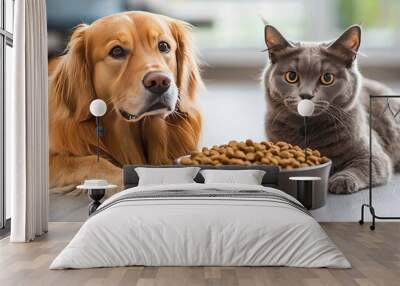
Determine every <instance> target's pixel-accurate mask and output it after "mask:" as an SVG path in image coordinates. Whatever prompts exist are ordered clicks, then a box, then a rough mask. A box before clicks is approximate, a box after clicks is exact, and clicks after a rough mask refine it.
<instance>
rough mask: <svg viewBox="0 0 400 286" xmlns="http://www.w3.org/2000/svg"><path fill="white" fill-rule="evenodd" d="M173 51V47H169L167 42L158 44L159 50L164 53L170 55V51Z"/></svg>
mask: <svg viewBox="0 0 400 286" xmlns="http://www.w3.org/2000/svg"><path fill="white" fill-rule="evenodd" d="M170 49H171V47H170V46H169V44H168V43H167V42H164V41H162V42H159V43H158V50H159V51H160V52H162V53H168V52H169V50H170Z"/></svg>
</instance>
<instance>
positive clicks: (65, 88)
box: [53, 24, 95, 121]
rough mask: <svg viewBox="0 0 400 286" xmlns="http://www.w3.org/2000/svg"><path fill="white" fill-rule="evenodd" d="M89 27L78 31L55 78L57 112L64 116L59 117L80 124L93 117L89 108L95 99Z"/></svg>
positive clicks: (75, 31)
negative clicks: (88, 53)
mask: <svg viewBox="0 0 400 286" xmlns="http://www.w3.org/2000/svg"><path fill="white" fill-rule="evenodd" d="M87 27H88V26H87V25H84V24H81V25H79V26H77V27H76V28H75V30H74V32H73V34H72V36H71V39H70V41H69V44H68V48H67V52H66V54H65V55H64V56H63V58H62V60H61V62H60V63H59V64H58V65H57V68H56V70H55V71H54V78H53V88H54V91H53V92H54V93H55V96H56V104H57V105H58V108H57V110H59V111H62V113H63V114H60V116H62V117H73V118H74V119H75V120H77V121H84V120H87V119H89V118H90V112H89V105H90V102H91V101H92V100H93V99H94V98H95V95H94V89H93V86H92V81H91V78H90V71H89V67H88V61H87V53H86V41H85V31H86V30H87Z"/></svg>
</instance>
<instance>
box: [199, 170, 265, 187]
mask: <svg viewBox="0 0 400 286" xmlns="http://www.w3.org/2000/svg"><path fill="white" fill-rule="evenodd" d="M200 174H201V175H202V176H203V177H204V183H205V184H212V183H226V184H229V183H230V184H232V183H233V184H246V185H261V182H262V179H263V177H264V175H265V171H262V170H211V169H210V170H202V171H201V172H200Z"/></svg>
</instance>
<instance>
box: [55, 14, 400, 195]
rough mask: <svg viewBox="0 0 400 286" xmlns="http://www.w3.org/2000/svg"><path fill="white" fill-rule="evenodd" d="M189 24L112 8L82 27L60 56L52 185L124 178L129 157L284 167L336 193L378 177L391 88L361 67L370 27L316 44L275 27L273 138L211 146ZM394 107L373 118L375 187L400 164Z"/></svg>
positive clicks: (270, 89)
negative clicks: (372, 105) (371, 101)
mask: <svg viewBox="0 0 400 286" xmlns="http://www.w3.org/2000/svg"><path fill="white" fill-rule="evenodd" d="M190 34H191V27H190V26H189V25H188V24H187V23H185V22H183V21H180V20H177V19H173V18H169V17H166V16H163V15H157V14H152V13H147V12H124V13H119V14H112V15H110V16H105V17H102V18H100V19H98V20H96V21H94V22H92V23H91V24H89V25H88V24H81V25H79V26H77V27H76V28H75V29H74V30H73V33H72V35H71V36H70V38H69V40H68V44H67V48H66V50H65V52H64V53H63V54H62V55H61V56H55V57H51V59H50V60H49V76H50V80H49V120H50V125H49V132H50V150H49V152H50V185H51V188H52V190H54V191H62V192H69V191H72V190H74V189H75V188H76V186H77V185H79V184H80V183H81V182H82V181H84V180H85V179H88V178H102V179H106V180H107V181H108V182H110V183H113V184H116V185H118V186H121V185H122V181H121V180H122V169H121V168H122V167H123V166H124V165H126V164H150V165H159V164H175V163H177V164H182V165H221V164H223V165H259V164H263V165H277V166H280V167H281V169H282V171H283V172H286V174H287V175H286V177H287V178H288V177H289V176H291V175H293V174H303V175H307V174H308V175H309V174H311V175H318V176H321V177H322V178H323V182H321V184H323V187H324V188H325V189H328V190H329V191H330V192H332V193H354V192H357V191H359V190H361V189H364V188H366V187H368V182H369V181H368V178H369V177H368V172H369V163H368V159H369V149H368V148H369V147H368V117H369V114H368V96H369V95H370V94H374V95H379V94H382V95H383V94H390V93H391V91H390V90H389V88H388V87H386V86H384V85H383V84H381V83H379V82H375V81H372V80H369V79H366V78H364V77H363V76H362V75H361V73H360V71H359V70H358V67H357V53H358V49H359V47H360V44H361V35H362V31H361V28H360V26H357V25H356V26H352V27H350V28H348V29H347V30H346V31H344V32H343V34H342V35H341V36H340V37H339V38H337V39H336V40H334V41H328V42H324V43H309V42H294V41H290V40H287V39H286V38H285V37H284V36H283V35H282V34H281V33H280V32H279V31H278V30H277V29H276V28H275V27H274V26H271V25H266V26H265V34H264V35H260V36H261V37H265V44H266V49H267V53H268V56H269V63H268V65H267V67H266V68H265V71H264V73H263V77H262V84H263V86H264V89H265V97H266V110H267V111H266V120H265V130H266V135H265V140H264V141H259V142H255V141H254V140H252V139H251V138H250V139H248V140H246V141H243V140H238V139H236V138H232V140H231V141H229V142H226V143H225V144H220V145H215V146H201V144H200V138H201V136H202V131H203V130H202V112H201V110H200V109H199V108H198V107H197V105H196V98H197V90H198V87H200V86H201V85H202V84H203V82H202V79H201V76H200V72H199V63H198V60H197V58H196V54H195V52H194V50H195V45H194V43H193V41H192V40H191V35H190ZM260 96H264V95H262V94H260ZM95 99H101V100H102V101H104V102H105V104H106V106H105V107H106V111H105V110H104V111H105V114H104V115H103V116H101V117H99V118H96V117H95V116H93V114H96V110H95V109H96V107H93V106H92V107H93V108H94V109H93V110H94V111H93V110H92V113H91V111H90V108H89V107H90V104H91V103H92V102H93V100H95ZM299 104H300V105H299ZM391 104H392V105H391V108H392V109H393V110H395V111H396V110H399V108H400V105H399V104H397V103H396V102H393V103H391ZM386 106H387V105H386V104H385V102H384V101H383V102H382V104H377V107H376V109H375V110H374V113H373V114H372V115H373V116H375V115H378V114H379V116H381V115H382V114H384V117H383V118H381V120H379V121H376V122H377V123H376V125H374V126H373V131H374V132H373V139H372V142H373V150H374V151H373V152H374V153H373V161H372V173H373V178H374V180H373V184H376V185H378V184H385V183H386V182H387V180H388V178H390V176H391V174H392V172H393V169H395V170H399V169H400V152H399V151H400V140H399V137H400V125H398V124H396V120H395V118H394V117H393V116H391V115H389V114H388V113H384V112H383V111H384V110H385V108H386ZM100 113H102V112H100ZM248 116H252V114H248ZM260 124H263V122H260ZM100 125H101V128H102V129H100V128H99V126H100ZM96 126H98V128H97V131H96ZM100 131H101V132H100ZM220 132H224V130H221V131H220ZM97 146H98V149H97ZM97 152H98V153H97ZM97 154H98V155H99V159H98V158H97ZM329 172H330V176H329Z"/></svg>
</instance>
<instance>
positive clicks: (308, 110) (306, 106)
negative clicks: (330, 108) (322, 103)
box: [297, 99, 314, 117]
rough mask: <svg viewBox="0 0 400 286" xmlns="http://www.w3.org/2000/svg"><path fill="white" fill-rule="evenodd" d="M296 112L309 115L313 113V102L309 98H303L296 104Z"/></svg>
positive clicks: (304, 115)
mask: <svg viewBox="0 0 400 286" xmlns="http://www.w3.org/2000/svg"><path fill="white" fill-rule="evenodd" d="M297 112H298V113H299V114H300V115H301V116H303V117H306V116H311V115H312V114H313V113H314V102H312V101H311V100H309V99H303V100H301V101H300V102H299V104H298V105H297Z"/></svg>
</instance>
